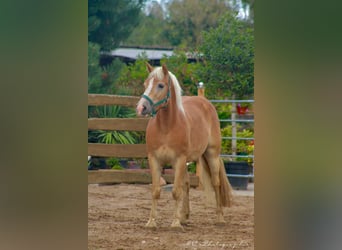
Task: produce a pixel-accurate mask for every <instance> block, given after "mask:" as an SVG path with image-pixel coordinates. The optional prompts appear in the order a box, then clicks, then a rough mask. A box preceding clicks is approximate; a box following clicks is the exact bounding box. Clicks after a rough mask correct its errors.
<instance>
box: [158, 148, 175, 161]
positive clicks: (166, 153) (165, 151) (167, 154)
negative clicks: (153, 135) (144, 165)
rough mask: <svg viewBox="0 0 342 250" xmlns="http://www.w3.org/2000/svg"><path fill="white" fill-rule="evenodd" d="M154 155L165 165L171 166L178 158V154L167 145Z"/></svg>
mask: <svg viewBox="0 0 342 250" xmlns="http://www.w3.org/2000/svg"><path fill="white" fill-rule="evenodd" d="M154 155H155V156H156V157H157V158H158V159H159V160H160V161H161V162H162V163H163V164H169V163H172V161H173V160H174V159H175V157H177V152H176V151H175V150H174V149H172V148H170V147H168V146H167V145H162V146H160V147H159V148H158V149H157V150H155V151H154Z"/></svg>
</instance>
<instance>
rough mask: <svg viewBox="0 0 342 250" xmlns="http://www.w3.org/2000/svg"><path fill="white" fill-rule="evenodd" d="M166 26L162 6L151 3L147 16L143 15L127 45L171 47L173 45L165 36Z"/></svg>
mask: <svg viewBox="0 0 342 250" xmlns="http://www.w3.org/2000/svg"><path fill="white" fill-rule="evenodd" d="M166 25H167V23H166V21H165V19H164V12H163V9H162V6H161V5H160V4H159V3H158V2H156V1H154V2H152V3H150V5H149V6H148V9H147V15H142V17H141V19H140V23H139V25H138V26H137V27H136V28H135V29H134V30H133V32H132V34H131V35H130V36H129V38H128V39H127V40H126V41H125V44H126V45H148V46H156V47H157V46H159V47H169V46H170V45H171V44H170V42H169V41H168V39H167V38H166V37H165V35H164V30H165V28H166Z"/></svg>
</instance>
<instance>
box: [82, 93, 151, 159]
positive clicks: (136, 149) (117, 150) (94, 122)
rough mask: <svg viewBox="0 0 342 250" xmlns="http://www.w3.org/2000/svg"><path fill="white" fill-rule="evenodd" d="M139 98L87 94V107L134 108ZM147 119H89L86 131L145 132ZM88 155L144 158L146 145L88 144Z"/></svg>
mask: <svg viewBox="0 0 342 250" xmlns="http://www.w3.org/2000/svg"><path fill="white" fill-rule="evenodd" d="M138 101H139V97H136V96H120V95H102V94H88V106H103V105H119V106H128V107H135V106H136V104H137V102H138ZM148 121H149V118H89V119H88V130H122V131H145V130H146V127H147V123H148ZM88 155H90V156H100V157H101V156H102V157H125V158H146V157H147V153H146V144H102V143H88Z"/></svg>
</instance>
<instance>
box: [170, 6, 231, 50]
mask: <svg viewBox="0 0 342 250" xmlns="http://www.w3.org/2000/svg"><path fill="white" fill-rule="evenodd" d="M227 10H229V7H228V4H226V1H223V0H221V1H220V0H217V1H207V0H173V1H170V4H169V6H168V14H167V19H166V21H167V24H168V25H167V27H166V30H165V35H166V37H167V38H168V39H169V41H170V43H171V44H172V45H173V46H183V47H187V48H197V46H198V45H199V44H200V43H201V39H202V31H203V30H209V28H212V27H216V26H217V23H218V18H219V17H220V16H221V15H222V14H223V13H225V12H227Z"/></svg>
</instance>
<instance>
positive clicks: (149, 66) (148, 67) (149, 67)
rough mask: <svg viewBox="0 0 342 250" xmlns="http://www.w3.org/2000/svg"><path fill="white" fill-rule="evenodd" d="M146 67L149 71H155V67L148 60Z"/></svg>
mask: <svg viewBox="0 0 342 250" xmlns="http://www.w3.org/2000/svg"><path fill="white" fill-rule="evenodd" d="M146 67H147V70H148V72H149V73H151V72H152V71H153V67H152V66H151V65H150V64H149V63H148V62H146Z"/></svg>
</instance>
